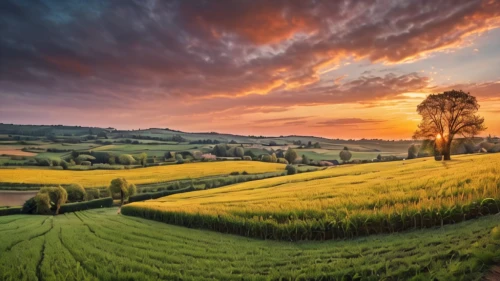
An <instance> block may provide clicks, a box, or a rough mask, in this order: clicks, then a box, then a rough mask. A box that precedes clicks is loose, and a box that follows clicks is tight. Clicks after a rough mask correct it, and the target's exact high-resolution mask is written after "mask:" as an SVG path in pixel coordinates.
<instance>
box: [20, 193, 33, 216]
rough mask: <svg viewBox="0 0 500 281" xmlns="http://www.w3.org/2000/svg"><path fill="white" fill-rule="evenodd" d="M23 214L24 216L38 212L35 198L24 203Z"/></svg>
mask: <svg viewBox="0 0 500 281" xmlns="http://www.w3.org/2000/svg"><path fill="white" fill-rule="evenodd" d="M21 212H22V213H23V214H34V213H35V212H36V200H35V197H31V198H30V199H28V200H26V202H24V204H23V207H22V210H21Z"/></svg>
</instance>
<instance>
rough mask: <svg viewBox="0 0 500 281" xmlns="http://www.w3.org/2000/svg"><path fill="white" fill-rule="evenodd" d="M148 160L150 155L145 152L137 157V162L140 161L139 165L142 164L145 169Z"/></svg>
mask: <svg viewBox="0 0 500 281" xmlns="http://www.w3.org/2000/svg"><path fill="white" fill-rule="evenodd" d="M147 160H148V155H147V154H146V152H143V153H141V154H139V156H137V161H139V164H141V165H142V166H143V167H146V161H147Z"/></svg>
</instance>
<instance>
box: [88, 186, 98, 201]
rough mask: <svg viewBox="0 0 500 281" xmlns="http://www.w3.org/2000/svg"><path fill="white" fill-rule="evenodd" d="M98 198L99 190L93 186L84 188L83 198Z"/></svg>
mask: <svg viewBox="0 0 500 281" xmlns="http://www.w3.org/2000/svg"><path fill="white" fill-rule="evenodd" d="M98 198H99V191H98V190H97V189H95V188H86V189H85V200H88V201H90V200H94V199H98Z"/></svg>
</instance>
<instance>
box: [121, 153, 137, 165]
mask: <svg viewBox="0 0 500 281" xmlns="http://www.w3.org/2000/svg"><path fill="white" fill-rule="evenodd" d="M118 160H119V161H120V164H122V165H132V164H134V163H135V159H134V157H132V155H130V154H122V155H120V156H119V157H118Z"/></svg>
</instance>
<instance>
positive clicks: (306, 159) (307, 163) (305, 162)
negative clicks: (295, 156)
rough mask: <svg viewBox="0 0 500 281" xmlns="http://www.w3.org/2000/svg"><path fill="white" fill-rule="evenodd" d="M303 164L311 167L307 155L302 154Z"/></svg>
mask: <svg viewBox="0 0 500 281" xmlns="http://www.w3.org/2000/svg"><path fill="white" fill-rule="evenodd" d="M302 164H306V165H309V158H307V156H306V155H305V154H302Z"/></svg>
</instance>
